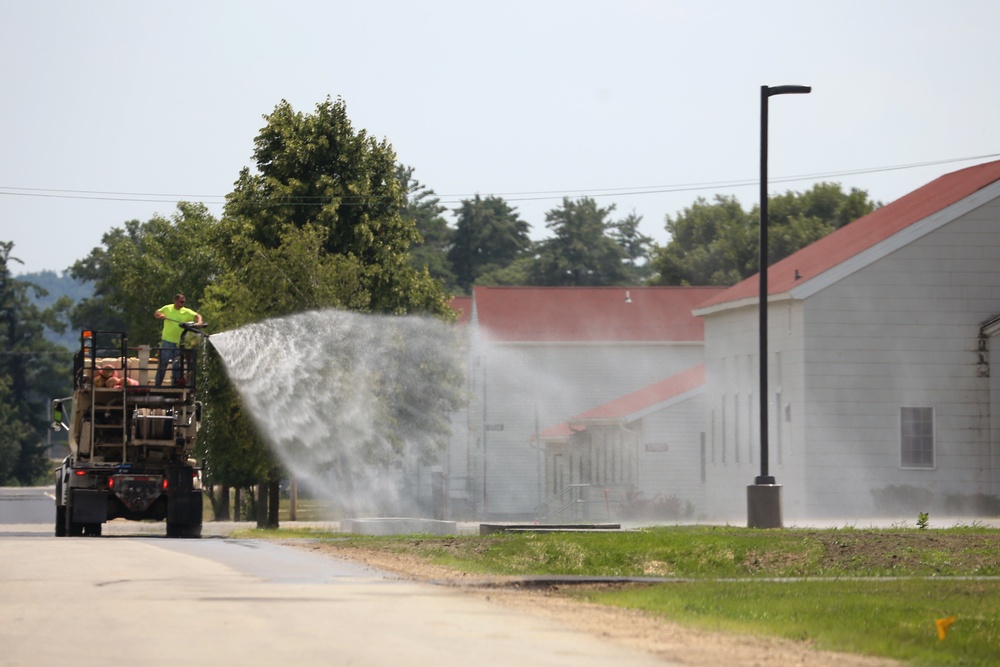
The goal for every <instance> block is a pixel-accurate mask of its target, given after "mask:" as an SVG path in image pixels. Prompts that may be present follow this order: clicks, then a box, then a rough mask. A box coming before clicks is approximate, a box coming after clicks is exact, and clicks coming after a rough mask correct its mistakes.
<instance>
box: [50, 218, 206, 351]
mask: <svg viewBox="0 0 1000 667" xmlns="http://www.w3.org/2000/svg"><path fill="white" fill-rule="evenodd" d="M217 224H218V221H217V220H216V219H215V217H214V216H212V214H211V213H209V211H208V209H207V208H206V207H205V206H204V205H203V204H192V203H187V202H181V203H179V204H178V205H177V211H176V212H175V213H174V214H173V215H171V216H170V217H164V216H161V215H155V216H153V217H152V218H150V219H149V220H148V221H146V222H140V221H138V220H130V221H128V222H126V223H125V225H124V227H115V228H112V229H111V231H109V232H107V233H106V234H104V236H103V237H102V238H101V243H102V246H99V247H97V248H94V249H93V250H91V251H90V254H88V255H87V257H86V258H84V259H82V260H80V261H78V262H76V263H75V264H73V266H71V267H70V269H69V272H70V275H71V276H73V277H74V278H77V279H79V280H85V281H89V282H92V283H93V284H94V296H93V297H91V298H90V299H84V300H83V301H81V302H80V303H78V304H77V306H76V307H75V308H74V311H73V314H72V322H73V325H74V326H75V327H77V328H85V327H90V328H95V329H98V328H99V329H105V330H109V331H117V330H119V329H121V330H124V331H127V332H128V334H129V341H130V343H131V344H133V345H136V344H140V343H145V344H149V345H154V346H155V345H157V344H158V343H159V340H160V330H161V328H162V326H163V325H162V323H161V322H160V321H159V320H156V319H154V318H153V311H155V310H156V309H157V308H159V307H160V306H162V305H163V304H165V303H170V302H171V301H172V300H173V295H174V294H176V293H177V292H183V293H184V294H185V295H186V296H187V298H188V303H190V304H191V305H192V307H194V308H195V309H197V308H198V307H199V306H198V304H200V303H201V301H202V298H203V296H204V293H205V288H206V286H207V285H208V284H209V283H210V282H212V281H213V280H214V279H215V277H216V275H217V272H218V270H219V267H218V262H219V257H218V253H217V252H216V250H215V248H214V246H213V245H212V244H211V243H210V242H209V232H210V231H212V230H213V229H214V227H215V226H216V225H217Z"/></svg>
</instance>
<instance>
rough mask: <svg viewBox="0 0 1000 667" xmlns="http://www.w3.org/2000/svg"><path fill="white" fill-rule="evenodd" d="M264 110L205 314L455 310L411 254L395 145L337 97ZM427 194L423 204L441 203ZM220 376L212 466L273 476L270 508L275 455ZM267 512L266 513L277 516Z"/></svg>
mask: <svg viewBox="0 0 1000 667" xmlns="http://www.w3.org/2000/svg"><path fill="white" fill-rule="evenodd" d="M265 120H266V121H267V124H266V126H265V127H264V128H263V129H262V130H261V132H260V134H259V135H258V137H257V138H256V140H255V151H254V159H255V161H256V169H255V171H253V172H251V170H250V169H244V170H242V172H241V173H240V177H239V179H238V181H237V182H236V186H235V189H234V191H233V192H232V193H231V194H230V195H229V196H228V198H227V204H226V209H225V215H224V217H223V220H222V221H221V222H220V224H219V225H218V227H217V228H216V229H215V230H214V231H213V234H212V238H213V243H212V245H213V246H214V247H216V248H217V249H218V250H219V251H220V257H221V270H220V275H219V277H218V279H217V280H216V281H215V282H214V283H213V284H212V285H211V286H209V287H208V288H207V290H206V296H205V302H204V307H203V309H202V312H203V315H205V316H206V317H207V318H211V319H213V320H214V321H216V322H217V324H218V326H219V327H220V328H223V329H227V328H234V327H239V326H242V325H245V324H250V323H253V322H257V321H260V320H263V319H266V318H277V317H282V316H286V315H291V314H295V313H300V312H302V311H307V310H319V309H324V308H338V309H345V310H356V311H360V312H374V313H386V314H409V313H425V314H435V315H439V316H453V314H452V313H451V310H450V308H449V306H448V300H447V295H446V294H445V293H444V292H443V290H442V289H441V286H440V284H439V283H438V281H436V280H434V279H433V278H432V277H431V275H430V273H429V272H428V271H427V269H426V268H423V269H418V268H415V267H414V266H413V265H412V264H411V261H410V255H409V252H408V251H409V248H410V246H411V244H412V243H414V242H417V241H419V239H420V236H419V234H418V232H417V228H416V222H415V220H414V219H412V218H406V217H404V216H403V214H402V213H403V211H405V210H407V202H406V199H405V195H406V192H405V190H404V185H403V184H402V183H401V180H400V178H399V175H398V172H397V170H396V166H395V153H394V152H393V150H392V148H391V146H390V145H389V144H388V143H387V142H385V141H382V142H376V141H374V140H373V139H371V138H369V137H368V135H367V133H366V132H365V131H363V130H362V131H358V132H356V131H355V130H354V128H353V127H352V126H351V123H350V121H349V119H348V117H347V111H346V107H345V105H344V103H343V101H342V100H339V99H338V100H337V101H336V102H332V101H331V100H330V99H329V98H327V100H326V101H325V102H324V103H321V104H318V105H317V106H316V110H315V113H313V114H303V113H298V112H295V111H294V110H293V109H292V107H291V106H290V105H289V104H288V102H286V101H282V102H281V103H280V104H279V105H278V106H277V107H276V108H275V110H274V112H273V113H271V114H270V115H268V116H265ZM409 176H410V174H409V173H408V172H407V173H406V178H407V179H408V178H409ZM425 203H426V204H428V206H426V207H424V209H422V212H423V213H434V214H436V212H435V206H436V205H435V204H433V203H432V202H425ZM214 386H215V388H216V391H215V395H214V396H213V401H212V402H211V404H206V420H207V421H208V422H210V424H211V427H210V428H208V429H206V430H208V433H206V438H205V442H206V445H207V446H208V447H209V448H210V451H211V453H212V456H213V457H214V460H215V468H214V469H215V470H218V471H220V474H224V475H228V476H230V477H229V479H236V478H238V477H241V476H245V475H253V476H256V477H257V479H258V480H259V481H264V482H266V484H267V486H268V493H269V494H270V495H271V496H272V502H271V503H267V506H268V507H271V508H274V507H275V504H274V502H273V501H274V499H275V498H276V495H275V494H276V493H277V490H278V485H277V483H278V479H280V475H281V474H282V473H281V470H280V466H279V464H278V462H277V461H276V460H275V459H274V458H273V456H271V454H270V452H268V451H267V450H266V448H264V447H263V445H262V443H260V441H259V439H258V438H253V439H251V438H247V437H246V434H247V433H249V432H251V431H252V430H253V427H252V425H251V424H249V422H248V421H247V415H246V413H245V412H244V410H243V405H242V401H240V400H239V398H238V397H237V396H236V394H235V392H231V391H230V392H229V393H225V392H223V391H221V390H219V385H218V384H216V385H214ZM440 418H441V419H444V416H441V417H440ZM269 514H272V516H268V517H267V519H266V524H268V525H276V524H277V515H276V514H273V513H271V512H269ZM261 521H262V517H260V516H258V522H261Z"/></svg>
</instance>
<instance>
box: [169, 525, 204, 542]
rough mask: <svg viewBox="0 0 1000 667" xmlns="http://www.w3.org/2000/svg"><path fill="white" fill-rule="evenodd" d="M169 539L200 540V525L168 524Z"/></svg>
mask: <svg viewBox="0 0 1000 667" xmlns="http://www.w3.org/2000/svg"><path fill="white" fill-rule="evenodd" d="M167 537H181V538H190V539H198V538H200V537H201V524H200V523H191V524H188V523H168V524H167Z"/></svg>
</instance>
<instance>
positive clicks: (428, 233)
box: [396, 165, 457, 291]
mask: <svg viewBox="0 0 1000 667" xmlns="http://www.w3.org/2000/svg"><path fill="white" fill-rule="evenodd" d="M396 177H397V178H398V179H399V183H400V186H401V187H402V189H403V192H404V193H405V194H406V204H405V205H404V207H403V211H402V215H403V219H404V220H412V221H413V224H414V225H415V226H416V228H417V232H418V233H419V234H420V238H419V240H417V241H416V242H415V243H413V245H411V246H410V265H411V266H413V267H414V268H416V269H425V268H426V269H427V271H428V273H430V274H431V277H432V278H434V279H435V280H437V281H438V282H440V283H441V285H443V286H444V287H445V288H446V289H448V290H449V291H454V290H455V288H456V287H457V285H456V279H455V272H454V271H453V270H452V268H451V263H450V262H449V261H448V250H449V249H450V248H451V243H452V236H453V235H454V233H455V232H454V230H453V229H452V228H451V227H449V226H448V221H447V220H445V219H444V218H443V217H442V216H441V214H442V213H444V212H445V211H447V210H448V209H447V208H446V207H444V206H442V205H441V200H440V199H438V198H437V197H436V196H435V194H434V191H433V190H430V189H428V188H426V187H425V186H423V185H422V184H421V183H420V181H418V180H416V179H415V178H413V168H412V167H404V166H402V165H400V166H399V167H397V168H396Z"/></svg>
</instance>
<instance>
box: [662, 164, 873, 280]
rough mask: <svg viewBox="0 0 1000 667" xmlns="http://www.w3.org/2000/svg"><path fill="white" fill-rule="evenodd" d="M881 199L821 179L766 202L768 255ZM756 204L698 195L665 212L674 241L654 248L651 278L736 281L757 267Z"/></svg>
mask: <svg viewBox="0 0 1000 667" xmlns="http://www.w3.org/2000/svg"><path fill="white" fill-rule="evenodd" d="M878 205H879V204H877V203H875V202H872V201H871V200H869V199H868V194H867V193H866V192H864V191H863V190H858V189H856V188H852V189H851V190H850V192H846V193H845V192H844V191H843V189H842V187H841V186H840V185H839V184H836V183H818V184H816V185H815V186H813V187H812V188H811V189H810V190H807V191H806V192H803V193H795V192H786V193H785V194H783V195H779V196H776V197H772V198H770V199H769V201H768V258H769V260H770V261H771V262H777V261H779V260H781V259H783V258H784V257H787V256H788V255H790V254H792V253H794V252H796V251H798V250H799V249H801V248H803V247H805V246H807V245H809V244H810V243H812V242H813V241H816V240H818V239H820V238H822V237H824V236H826V235H827V234H829V233H830V232H832V231H833V230H835V229H837V228H839V227H842V226H843V225H846V224H847V223H849V222H851V221H853V220H856V219H857V218H860V217H862V216H863V215H866V214H868V213H870V212H871V211H873V210H874V209H875V208H876V207H877V206H878ZM759 218H760V210H759V207H758V206H755V207H753V208H752V209H751V210H749V211H745V210H744V209H743V207H742V206H741V205H740V203H739V201H738V200H737V199H736V198H735V197H732V196H722V195H716V196H715V198H714V201H713V202H711V203H710V202H708V201H707V200H706V199H704V198H701V197H699V198H698V199H697V200H696V201H695V203H694V204H692V205H691V206H689V207H688V208H685V209H684V210H683V211H681V212H680V213H679V214H678V215H677V216H676V217H671V216H667V222H666V229H667V232H668V233H669V235H670V241H669V242H668V243H667V245H666V246H663V247H661V248H658V249H656V250H655V251H654V253H653V261H652V265H653V268H654V269H655V270H656V272H657V276H656V278H655V279H654V280H653V282H655V283H656V284H660V285H734V284H736V283H737V282H739V281H741V280H743V279H745V278H748V277H749V276H752V275H753V274H755V273H756V272H757V271H758V260H759V255H758V247H759V236H760V234H759V231H760V222H759Z"/></svg>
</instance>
